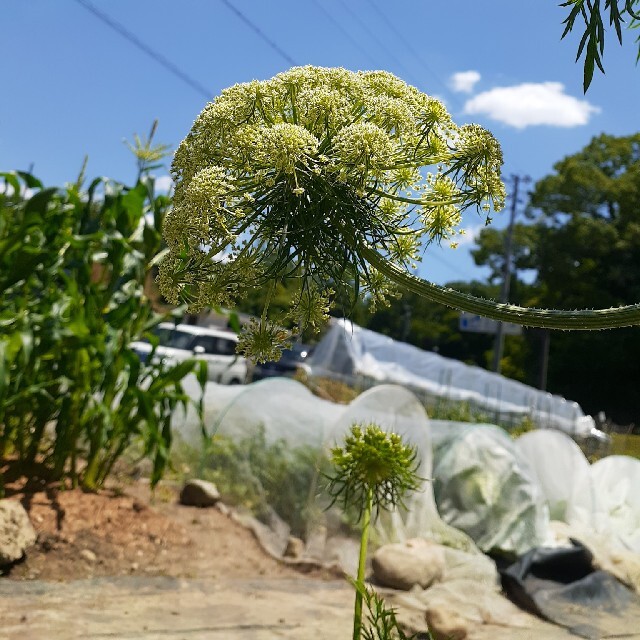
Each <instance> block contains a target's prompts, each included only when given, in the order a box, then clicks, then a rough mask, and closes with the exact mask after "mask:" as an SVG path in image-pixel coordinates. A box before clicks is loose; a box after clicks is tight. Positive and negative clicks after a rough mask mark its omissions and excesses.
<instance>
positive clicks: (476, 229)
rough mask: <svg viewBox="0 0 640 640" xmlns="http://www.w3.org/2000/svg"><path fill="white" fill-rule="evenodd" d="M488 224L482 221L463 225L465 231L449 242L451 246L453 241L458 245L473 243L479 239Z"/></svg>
mask: <svg viewBox="0 0 640 640" xmlns="http://www.w3.org/2000/svg"><path fill="white" fill-rule="evenodd" d="M486 226H487V225H486V224H484V223H482V224H472V225H468V226H466V227H463V229H464V233H461V234H459V235H457V236H455V237H454V238H452V240H451V241H450V242H449V246H451V243H452V242H453V243H455V245H456V246H458V247H464V246H465V245H471V244H473V243H474V242H475V241H476V240H477V238H478V236H479V235H480V232H481V231H482V230H483V229H484V228H485V227H486Z"/></svg>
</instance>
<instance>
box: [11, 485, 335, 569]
mask: <svg viewBox="0 0 640 640" xmlns="http://www.w3.org/2000/svg"><path fill="white" fill-rule="evenodd" d="M5 491H6V497H7V498H13V499H18V500H20V501H21V502H22V504H23V506H24V507H25V508H26V510H27V512H28V513H29V517H30V519H31V522H32V523H33V526H34V528H35V529H36V532H37V534H38V540H37V542H36V544H35V545H34V546H33V547H32V548H30V549H29V550H28V553H27V556H26V558H25V559H24V561H22V562H20V563H18V564H16V565H14V566H13V567H12V568H11V569H10V570H9V572H8V573H7V574H6V576H5V578H9V579H12V580H34V579H40V580H50V581H51V580H52V581H69V580H76V579H82V578H90V577H99V576H121V575H139V576H158V575H160V576H170V577H184V578H225V579H229V578H239V579H242V578H255V577H258V576H264V577H268V578H287V577H300V573H299V571H297V570H295V569H293V568H292V567H290V566H288V565H285V564H284V563H282V562H280V561H278V560H276V559H274V558H272V557H270V556H269V555H268V554H266V553H265V552H264V551H263V549H262V548H261V547H260V545H259V544H258V542H257V540H256V539H255V537H254V535H253V534H252V533H251V532H250V531H248V530H247V529H245V528H244V527H242V526H241V525H240V524H238V523H237V522H235V521H234V520H233V519H232V518H230V517H229V515H228V514H226V513H223V512H222V511H221V510H219V509H218V508H216V507H213V508H208V509H199V508H196V507H186V506H182V505H180V504H179V503H178V488H177V487H176V486H173V485H171V484H164V483H163V484H160V485H159V486H158V487H157V488H156V490H155V492H154V494H152V492H151V490H150V488H149V484H148V482H147V481H145V480H144V479H142V480H137V481H132V482H129V483H128V484H126V485H124V486H120V487H115V488H114V487H111V488H109V489H104V490H101V491H99V492H97V493H86V492H83V491H81V490H80V489H64V490H60V487H59V485H58V484H47V483H45V482H44V481H33V480H32V481H27V480H26V479H25V478H17V479H15V480H13V481H11V482H10V483H8V484H7V486H6V487H5ZM223 511H224V508H223ZM313 577H320V578H322V577H328V578H329V577H330V578H335V577H336V576H335V574H333V575H327V574H326V572H323V571H315V572H314V573H313Z"/></svg>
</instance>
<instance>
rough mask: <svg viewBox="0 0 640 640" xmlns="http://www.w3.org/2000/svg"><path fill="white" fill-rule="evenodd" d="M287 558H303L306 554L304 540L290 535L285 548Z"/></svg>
mask: <svg viewBox="0 0 640 640" xmlns="http://www.w3.org/2000/svg"><path fill="white" fill-rule="evenodd" d="M283 555H284V557H285V558H294V559H297V558H301V557H302V556H303V555H304V542H303V541H302V540H300V538H296V537H295V536H289V539H288V540H287V546H286V547H285V550H284V554H283Z"/></svg>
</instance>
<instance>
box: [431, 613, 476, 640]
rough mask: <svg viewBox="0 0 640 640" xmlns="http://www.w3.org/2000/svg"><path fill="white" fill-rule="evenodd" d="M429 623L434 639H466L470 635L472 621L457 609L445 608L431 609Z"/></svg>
mask: <svg viewBox="0 0 640 640" xmlns="http://www.w3.org/2000/svg"><path fill="white" fill-rule="evenodd" d="M427 624H428V625H429V630H430V631H431V637H432V638H433V640H465V638H467V637H468V636H469V631H470V629H471V628H472V623H471V622H469V620H465V619H464V618H462V617H461V616H459V615H458V614H457V613H456V612H455V611H453V610H450V609H444V608H439V609H438V608H436V609H429V610H428V611H427Z"/></svg>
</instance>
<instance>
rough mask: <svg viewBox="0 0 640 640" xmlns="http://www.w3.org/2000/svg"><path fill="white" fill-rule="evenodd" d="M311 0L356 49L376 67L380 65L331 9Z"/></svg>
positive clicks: (316, 0) (315, 0)
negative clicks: (330, 11)
mask: <svg viewBox="0 0 640 640" xmlns="http://www.w3.org/2000/svg"><path fill="white" fill-rule="evenodd" d="M311 1H312V2H313V4H315V5H316V7H317V8H318V9H320V11H322V13H324V15H325V16H326V17H327V18H328V19H329V21H330V22H331V23H332V24H333V26H334V27H336V29H338V31H341V32H342V34H343V35H344V36H346V38H347V40H349V41H350V42H351V44H352V45H353V46H354V47H355V48H356V49H358V51H360V53H362V55H364V57H365V58H367V59H368V60H369V62H370V63H371V64H372V65H373V66H374V67H377V66H378V63H377V62H376V61H375V60H374V59H373V58H372V57H371V56H370V55H369V53H368V52H367V50H366V49H365V48H364V47H363V46H362V45H361V44H360V43H359V42H358V41H357V40H356V39H355V38H354V37H353V36H352V35H351V34H350V33H349V32H348V31H347V30H346V29H345V28H344V27H343V26H342V25H341V24H340V21H339V20H336V19H335V18H334V17H333V16H332V15H331V13H329V11H327V9H326V8H325V7H323V6H322V3H320V2H318V0H311Z"/></svg>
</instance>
